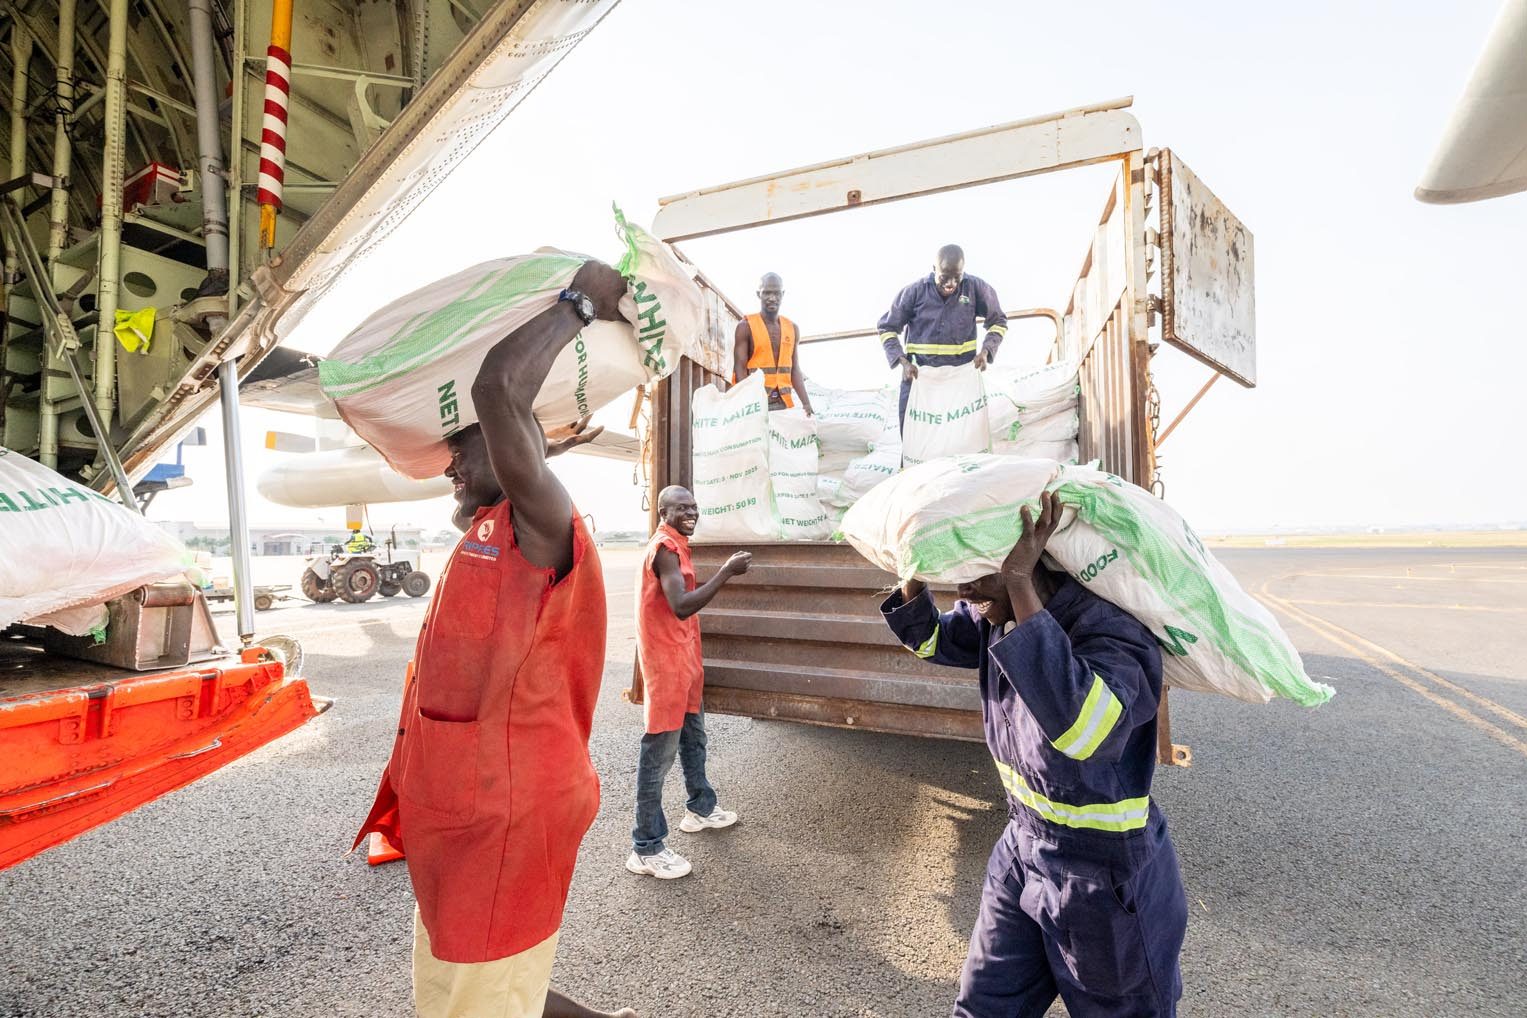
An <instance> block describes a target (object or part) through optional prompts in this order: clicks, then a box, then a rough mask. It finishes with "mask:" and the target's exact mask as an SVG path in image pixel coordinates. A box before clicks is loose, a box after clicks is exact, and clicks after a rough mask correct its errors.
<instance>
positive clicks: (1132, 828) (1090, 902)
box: [881, 493, 1188, 1018]
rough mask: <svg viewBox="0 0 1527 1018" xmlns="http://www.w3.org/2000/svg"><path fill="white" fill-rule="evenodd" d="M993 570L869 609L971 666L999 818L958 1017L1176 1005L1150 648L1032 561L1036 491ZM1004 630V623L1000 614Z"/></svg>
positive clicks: (1178, 900) (1048, 528)
mask: <svg viewBox="0 0 1527 1018" xmlns="http://www.w3.org/2000/svg"><path fill="white" fill-rule="evenodd" d="M1022 516H1023V536H1022V537H1021V538H1020V539H1019V541H1018V544H1017V546H1016V547H1014V548H1013V551H1012V553H1011V554H1010V555H1009V556H1008V558H1007V560H1006V561H1005V562H1004V563H1003V564H1002V570H1001V572H999V573H993V574H991V575H988V576H984V577H982V578H981V579H979V580H976V581H974V582H971V583H962V584H960V585H959V595H960V598H961V600H960V601H959V602H958V603H957V604H956V605H955V606H954V610H953V611H948V612H944V613H942V614H940V613H939V611H938V609H937V608H935V607H934V604H933V599H932V598H931V597H930V596H929V594H928V592H927V590H926V588H925V587H924V586H923V584H922V583H921V582H919V581H917V580H911V581H908V582H907V583H905V584H903V585H902V587H901V589H900V590H899V591H896V592H895V593H893V594H892V595H891V596H890V597H889V598H888V599H887V600H886V602H885V604H884V605H882V606H881V611H882V612H883V613H884V614H885V618H886V621H887V623H889V624H890V627H891V629H892V631H893V632H895V634H896V637H897V638H898V639H899V640H900V641H901V642H902V643H903V644H905V645H906V646H907V648H908V649H910V650H912V651H913V652H914V653H916V654H917V655H918V656H919V657H923V658H926V659H928V660H929V661H932V662H933V663H935V664H941V665H952V666H954V667H956V668H978V669H979V670H980V673H979V674H980V683H981V704H982V715H983V720H984V723H985V728H986V744H987V746H988V748H990V750H991V753H992V756H993V757H994V758H995V759H996V762H997V771H998V773H999V775H1000V776H1001V778H1002V783H1003V785H1004V787H1005V788H1006V789H1007V801H1008V813H1009V815H1010V820H1009V822H1008V825H1007V829H1006V831H1004V832H1003V835H1002V837H1001V838H1000V839H999V840H998V842H997V845H996V848H994V849H993V850H992V854H991V860H990V862H989V863H988V864H987V868H986V883H985V885H984V886H983V888H982V891H981V909H980V913H979V914H978V915H977V917H976V925H975V931H974V932H973V933H972V934H971V938H970V953H969V954H968V955H967V957H966V959H965V969H964V972H963V973H961V976H960V991H959V997H958V998H957V999H956V1001H955V1005H954V1014H955V1016H956V1018H998V1016H1000V1018H1028V1016H1033V1018H1038V1016H1040V1015H1043V1014H1044V1012H1045V1009H1046V1008H1048V1007H1049V1006H1050V1004H1051V1003H1052V1002H1054V1000H1055V996H1056V994H1057V993H1059V994H1060V996H1061V998H1062V999H1063V1000H1064V1001H1065V1003H1066V1008H1067V1009H1068V1010H1069V1011H1070V1013H1071V1015H1072V1018H1133V1016H1138V1018H1146V1016H1151V1018H1154V1016H1171V1015H1175V1014H1176V1009H1177V999H1178V998H1179V997H1180V996H1181V995H1182V980H1181V977H1180V975H1179V971H1178V954H1179V952H1180V951H1181V949H1182V940H1183V934H1184V933H1185V932H1186V930H1187V921H1188V911H1187V899H1186V897H1185V896H1184V894H1183V889H1182V876H1181V873H1180V872H1179V871H1178V868H1177V853H1176V852H1175V850H1174V849H1173V848H1172V842H1171V839H1170V837H1168V835H1167V829H1166V819H1165V817H1163V816H1162V815H1161V812H1160V811H1159V810H1158V809H1157V808H1156V805H1155V803H1153V802H1152V801H1151V799H1150V789H1151V775H1152V773H1153V772H1154V770H1155V764H1156V706H1157V703H1158V702H1159V700H1160V698H1161V652H1160V649H1159V648H1158V646H1157V644H1156V641H1155V639H1154V638H1153V637H1152V636H1151V634H1150V632H1149V630H1147V629H1146V628H1145V627H1144V626H1143V625H1141V624H1140V623H1139V622H1138V621H1136V620H1135V619H1134V618H1133V617H1131V616H1130V615H1128V614H1126V613H1125V612H1123V611H1120V610H1119V609H1118V608H1116V607H1114V606H1113V605H1111V604H1109V603H1108V602H1107V601H1104V600H1102V599H1101V598H1099V597H1097V596H1095V595H1093V594H1092V593H1091V592H1089V591H1088V590H1086V589H1085V588H1083V587H1082V585H1081V584H1079V583H1077V582H1076V580H1074V579H1072V578H1071V577H1069V576H1066V575H1063V574H1059V573H1052V572H1050V571H1049V570H1047V569H1045V568H1044V567H1043V566H1041V565H1040V563H1039V558H1040V554H1041V552H1043V551H1044V545H1045V542H1046V541H1047V540H1048V539H1049V537H1050V535H1051V534H1052V533H1053V532H1054V530H1055V527H1056V524H1057V523H1058V522H1059V520H1060V503H1059V497H1058V496H1055V495H1052V494H1049V493H1046V494H1045V495H1044V496H1043V498H1042V500H1041V507H1040V512H1039V515H1038V518H1037V519H1031V518H1030V515H1029V510H1028V509H1027V508H1025V509H1024V510H1023V511H1022ZM1010 623H1011V624H1013V626H1012V628H1011V629H1009V628H1008V626H1009V624H1010Z"/></svg>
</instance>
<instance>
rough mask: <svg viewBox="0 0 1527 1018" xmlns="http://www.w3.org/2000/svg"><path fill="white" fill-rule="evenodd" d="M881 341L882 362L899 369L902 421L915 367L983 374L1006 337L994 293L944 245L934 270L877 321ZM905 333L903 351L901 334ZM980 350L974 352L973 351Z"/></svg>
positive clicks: (961, 257)
mask: <svg viewBox="0 0 1527 1018" xmlns="http://www.w3.org/2000/svg"><path fill="white" fill-rule="evenodd" d="M977 318H982V319H985V324H986V338H985V340H982V341H977V339H976V319H977ZM879 329H880V342H881V345H883V346H884V347H885V359H886V361H887V362H888V363H889V364H890V365H891V367H893V368H894V367H896V366H897V365H898V364H899V365H901V419H902V420H903V422H904V421H905V420H906V417H907V396H908V395H909V394H910V393H911V392H912V379H914V378H916V377H917V368H918V365H923V366H926V367H942V366H945V365H951V364H970V363H972V362H973V363H974V364H975V366H976V370H977V371H985V370H986V365H988V364H990V363H991V362H992V361H993V360H994V359H996V356H997V348H998V347H999V346H1001V345H1002V337H1003V336H1005V335H1007V315H1005V314H1003V313H1002V304H1001V302H1000V301H998V300H997V291H996V290H993V289H992V288H991V284H989V283H987V282H986V281H985V280H984V279H978V278H976V277H975V276H968V275H966V274H965V252H964V251H963V250H962V249H961V248H960V246H959V245H958V244H945V245H944V246H943V247H941V248H939V250H938V255H937V256H935V258H934V259H933V271H932V272H930V273H928V275H927V276H925V277H923V278H922V279H919V280H918V281H917V282H915V283H913V284H911V285H910V286H906V287H903V288H902V291H901V292H900V293H898V294H897V295H896V300H895V302H894V303H893V304H892V305H891V310H889V311H887V312H886V313H885V314H884V315H882V316H881V317H880V325H879ZM903 329H905V330H906V333H907V342H906V346H905V347H903V346H902V343H901V333H902V330H903ZM978 347H979V349H977V348H978Z"/></svg>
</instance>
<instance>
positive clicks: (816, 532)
mask: <svg viewBox="0 0 1527 1018" xmlns="http://www.w3.org/2000/svg"><path fill="white" fill-rule="evenodd" d="M757 373H758V372H755V374H757ZM768 416H769V486H770V487H771V488H772V489H773V492H774V514H775V516H776V517H777V518H778V520H779V537H780V539H781V540H784V541H825V540H827V539H828V538H829V537H831V536H832V532H833V529H834V527H833V523H832V521H831V520H830V519H829V518H828V516H827V509H826V508H825V507H824V506H823V505H822V499H821V497H820V496H819V495H818V494H817V425H816V418H814V417H807V416H806V411H805V410H802V409H801V408H800V407H794V408H792V409H789V410H771V411H769V415H768Z"/></svg>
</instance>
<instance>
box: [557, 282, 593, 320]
mask: <svg viewBox="0 0 1527 1018" xmlns="http://www.w3.org/2000/svg"><path fill="white" fill-rule="evenodd" d="M557 300H559V301H564V300H565V301H567V302H568V303H569V304H571V305H572V306H573V310H574V311H576V312H578V317H579V318H581V319H583V324H584V325H593V324H594V302H593V301H591V300H589V299H588V298H587V297H585V296H584V295H583V294H581V293H579V292H578V291H577V290H563V291H562V292H561V293H559V294H557Z"/></svg>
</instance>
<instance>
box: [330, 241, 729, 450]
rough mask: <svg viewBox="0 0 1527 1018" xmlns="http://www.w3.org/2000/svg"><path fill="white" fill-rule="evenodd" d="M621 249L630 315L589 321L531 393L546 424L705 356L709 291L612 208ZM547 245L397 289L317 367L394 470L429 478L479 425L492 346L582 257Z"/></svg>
mask: <svg viewBox="0 0 1527 1018" xmlns="http://www.w3.org/2000/svg"><path fill="white" fill-rule="evenodd" d="M616 216H617V227H618V230H619V232H620V234H621V236H622V238H623V239H624V241H625V244H626V252H625V255H624V257H623V258H622V259H621V260H620V262H619V263H618V264H617V265H616V268H617V269H619V270H620V273H621V274H622V275H624V276H625V277H626V279H627V281H628V285H629V292H628V293H627V295H626V296H625V297H623V298H621V302H620V313H621V315H622V316H623V317H624V318H625V319H626V321H625V322H606V321H595V322H594V323H593V324H592V325H589V326H587V327H586V328H584V329H583V331H582V332H581V333H579V334H578V336H577V338H575V339H574V340H573V341H572V342H571V343H569V344H568V345H567V346H566V347H565V348H564V349H563V350H562V352H561V353H560V354H558V356H557V359H556V361H555V362H554V363H553V364H552V366H551V371H550V372H548V374H547V376H546V381H545V383H544V384H543V385H542V386H541V391H540V394H539V395H538V396H537V397H536V401H535V407H534V410H535V415H536V419H537V420H539V421H540V422H541V424H542V425H543V426H544V427H547V428H553V427H558V426H561V425H566V424H570V423H572V422H573V421H576V420H578V418H579V417H581V416H583V415H584V414H588V413H592V412H593V411H595V410H598V409H599V408H600V407H602V406H605V405H606V404H608V403H610V402H611V401H613V400H615V399H618V398H619V397H620V396H622V395H624V394H625V393H627V392H630V391H631V390H632V389H634V388H636V387H637V386H638V385H642V384H645V383H647V382H651V381H653V380H655V379H658V378H662V377H664V376H666V375H668V374H669V373H670V372H672V371H673V370H674V369H675V368H676V367H677V366H678V363H679V358H680V357H681V356H685V355H690V356H692V357H693V358H694V359H696V360H700V361H702V362H703V361H705V360H706V359H707V358H705V357H703V356H702V355H701V349H700V348H701V346H702V345H703V343H704V342H705V336H706V335H707V325H706V317H705V301H704V298H703V295H702V294H701V291H700V288H699V287H698V286H697V285H696V284H695V282H694V280H693V278H692V276H691V274H690V272H689V271H688V270H687V269H685V267H684V266H683V264H682V263H680V262H679V260H678V259H677V258H676V257H675V256H674V254H673V253H672V252H671V251H670V250H669V249H668V248H667V246H666V245H664V244H663V243H662V242H661V241H659V240H657V239H656V238H654V237H653V236H652V235H651V234H649V233H647V232H646V231H645V230H643V229H641V228H640V227H639V226H636V225H634V224H631V223H627V222H626V221H625V219H624V217H622V216H620V215H619V213H618V212H617V213H616ZM587 260H588V259H587V257H586V256H584V255H577V254H571V253H569V252H565V251H558V250H556V249H554V248H542V249H540V250H539V251H537V252H536V253H534V254H528V255H520V256H517V257H511V258H497V259H494V260H492V261H487V262H482V263H481V264H478V265H474V266H472V267H471V268H469V269H463V270H462V271H460V272H458V273H456V274H455V275H452V276H447V277H446V278H444V279H440V280H436V281H435V282H433V283H430V284H429V285H428V286H424V287H421V288H419V289H418V290H415V291H414V292H412V293H410V294H408V295H406V296H404V297H400V298H399V299H397V300H395V301H393V302H392V303H391V304H388V305H387V306H386V307H384V308H382V309H381V310H380V311H378V312H376V313H375V314H373V315H372V316H371V317H370V318H368V319H366V321H364V322H363V323H361V325H360V326H359V327H357V328H356V329H355V331H353V332H351V333H350V334H349V335H348V336H346V337H345V338H344V340H343V341H341V342H340V344H339V346H337V347H335V349H334V352H333V353H331V354H330V355H329V357H328V358H327V359H325V360H323V361H321V362H319V365H318V377H319V381H320V382H321V383H322V385H323V391H324V394H325V395H327V396H328V397H329V398H330V399H332V400H333V401H334V403H335V405H336V406H337V407H338V409H339V413H340V416H341V417H343V418H344V419H345V421H346V422H347V423H348V424H349V425H350V427H351V428H353V429H354V430H355V433H356V434H358V435H360V437H361V438H363V439H365V441H366V442H368V443H369V444H370V445H371V446H373V447H374V448H375V449H376V450H377V451H378V452H380V453H381V454H382V456H383V457H385V458H386V460H387V462H388V463H390V464H392V466H393V468H394V469H396V470H397V471H398V472H399V473H401V474H404V475H405V476H408V477H413V478H421V479H422V478H427V477H434V476H437V475H439V474H440V472H441V471H443V470H444V469H445V466H446V464H447V463H449V462H450V453H449V452H448V451H447V449H446V445H445V440H446V438H447V437H449V436H450V435H453V434H455V433H456V432H458V431H460V430H461V429H463V428H466V427H468V426H470V425H472V424H475V423H477V419H478V418H477V411H476V408H475V407H473V405H472V383H473V382H474V381H475V380H476V379H477V372H478V370H479V369H480V368H481V367H482V362H483V359H484V358H485V357H487V355H488V351H490V350H492V349H493V347H495V346H496V345H498V343H499V341H500V340H502V339H503V338H504V337H505V336H508V335H509V334H510V333H512V332H514V331H515V330H516V329H518V328H519V327H520V326H522V325H524V324H525V323H527V322H529V321H530V320H531V319H532V318H535V317H536V316H537V315H539V314H541V313H542V312H543V311H546V310H547V309H548V308H550V307H552V306H553V305H554V304H556V303H557V297H558V295H559V294H560V293H561V292H562V290H563V289H564V288H565V287H566V286H567V285H568V284H569V283H570V282H571V281H572V278H573V276H574V275H575V274H576V273H577V271H578V269H579V268H580V267H581V266H582V265H583V263H584V262H585V261H587Z"/></svg>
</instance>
